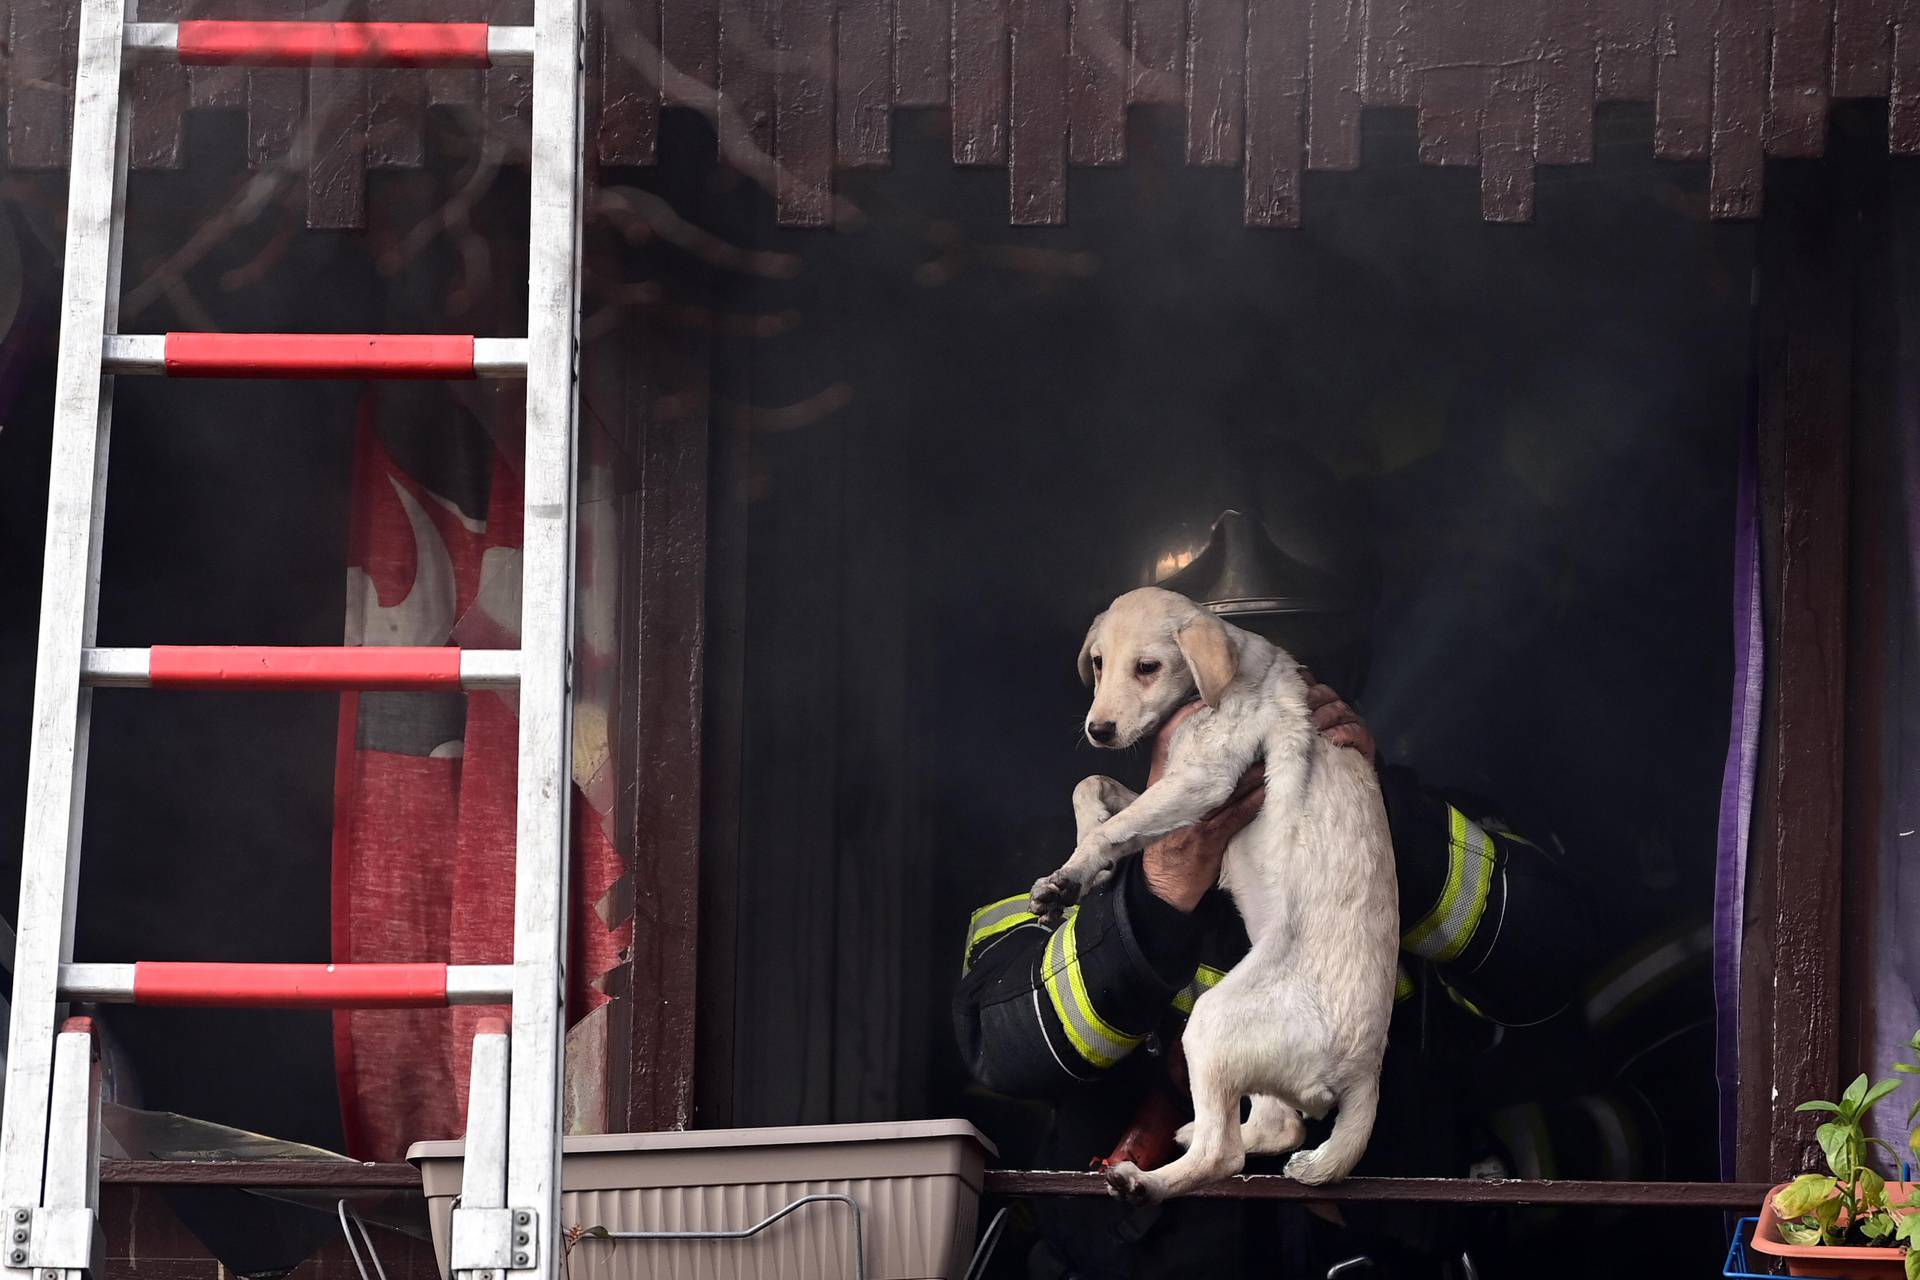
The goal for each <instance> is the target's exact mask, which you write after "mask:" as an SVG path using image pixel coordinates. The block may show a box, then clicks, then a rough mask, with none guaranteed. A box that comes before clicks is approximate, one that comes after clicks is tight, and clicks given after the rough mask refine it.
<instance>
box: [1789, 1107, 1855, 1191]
mask: <svg viewBox="0 0 1920 1280" xmlns="http://www.w3.org/2000/svg"><path fill="white" fill-rule="evenodd" d="M1857 1132H1859V1131H1858V1130H1857V1129H1855V1128H1854V1126H1852V1125H1850V1124H1842V1123H1839V1122H1837V1121H1836V1122H1834V1123H1832V1124H1823V1125H1821V1126H1820V1127H1819V1128H1818V1129H1816V1130H1814V1135H1813V1136H1814V1137H1816V1138H1818V1139H1819V1140H1820V1149H1821V1150H1822V1151H1824V1152H1826V1153H1827V1167H1828V1168H1829V1169H1831V1170H1833V1176H1834V1177H1836V1178H1840V1179H1846V1178H1851V1177H1852V1176H1853V1166H1854V1158H1853V1148H1854V1141H1853V1135H1854V1134H1855V1133H1857ZM1803 1176H1804V1175H1803Z"/></svg>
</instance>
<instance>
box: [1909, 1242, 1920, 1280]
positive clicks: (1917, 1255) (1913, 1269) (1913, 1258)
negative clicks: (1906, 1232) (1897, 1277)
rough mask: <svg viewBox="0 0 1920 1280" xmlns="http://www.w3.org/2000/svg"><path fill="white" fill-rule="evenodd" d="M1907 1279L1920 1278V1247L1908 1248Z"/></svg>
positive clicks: (1916, 1279) (1915, 1279)
mask: <svg viewBox="0 0 1920 1280" xmlns="http://www.w3.org/2000/svg"><path fill="white" fill-rule="evenodd" d="M1907 1280H1920V1249H1909V1250H1907Z"/></svg>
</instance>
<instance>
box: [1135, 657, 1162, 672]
mask: <svg viewBox="0 0 1920 1280" xmlns="http://www.w3.org/2000/svg"><path fill="white" fill-rule="evenodd" d="M1159 669H1160V664H1159V663H1158V662H1156V661H1154V660H1153V659H1152V658H1142V659H1140V661H1138V662H1136V663H1134V664H1133V673H1134V674H1135V675H1141V676H1150V675H1152V674H1153V673H1154V672H1156V671H1158V670H1159Z"/></svg>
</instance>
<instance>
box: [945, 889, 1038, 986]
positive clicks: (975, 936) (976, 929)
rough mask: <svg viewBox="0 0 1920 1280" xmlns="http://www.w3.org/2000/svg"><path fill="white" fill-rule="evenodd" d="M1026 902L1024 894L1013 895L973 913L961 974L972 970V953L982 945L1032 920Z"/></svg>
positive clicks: (1031, 913)
mask: <svg viewBox="0 0 1920 1280" xmlns="http://www.w3.org/2000/svg"><path fill="white" fill-rule="evenodd" d="M1028 901H1029V899H1028V897H1027V895H1026V894H1024V893H1021V894H1015V895H1014V896H1013V897H1011V898H1002V899H1000V901H998V902H990V903H988V904H987V905H986V906H984V907H982V908H980V909H979V910H978V911H976V912H974V913H973V919H972V920H971V921H969V922H968V924H967V952H966V954H965V955H964V956H962V957H961V959H960V972H961V973H962V974H965V973H966V972H967V971H968V970H970V969H972V968H973V957H974V953H975V952H977V951H979V950H980V948H981V946H982V945H983V944H985V943H987V942H989V941H991V940H992V939H994V938H997V937H999V936H1000V935H1001V934H1003V933H1005V932H1007V931H1008V930H1009V929H1017V928H1019V927H1020V926H1021V925H1023V924H1025V923H1026V922H1027V921H1029V920H1031V919H1033V918H1034V916H1033V912H1031V911H1029V910H1027V905H1028Z"/></svg>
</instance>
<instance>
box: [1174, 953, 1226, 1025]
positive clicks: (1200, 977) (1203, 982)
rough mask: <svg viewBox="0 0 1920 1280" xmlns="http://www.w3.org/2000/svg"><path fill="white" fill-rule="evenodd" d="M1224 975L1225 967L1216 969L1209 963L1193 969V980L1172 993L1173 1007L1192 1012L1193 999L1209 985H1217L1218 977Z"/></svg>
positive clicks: (1218, 983)
mask: <svg viewBox="0 0 1920 1280" xmlns="http://www.w3.org/2000/svg"><path fill="white" fill-rule="evenodd" d="M1226 976H1227V971H1226V970H1225V969H1216V968H1214V967H1213V966H1212V965H1210V964H1203V965H1201V966H1200V967H1199V968H1198V969H1196V970H1194V972H1193V981H1192V982H1189V983H1188V984H1187V985H1186V986H1184V987H1182V988H1180V990H1179V991H1177V992H1176V993H1174V997H1173V1007H1174V1008H1176V1009H1178V1010H1179V1011H1180V1012H1181V1013H1192V1012H1193V1004H1194V1001H1196V1000H1198V999H1199V998H1200V997H1201V995H1202V994H1203V993H1204V992H1205V991H1206V990H1207V989H1208V988H1209V987H1216V986H1219V985H1220V979H1222V978H1224V977H1226Z"/></svg>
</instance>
